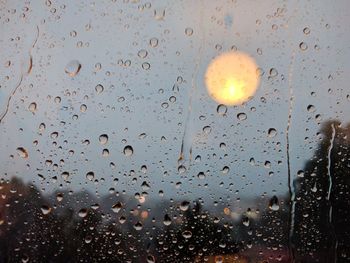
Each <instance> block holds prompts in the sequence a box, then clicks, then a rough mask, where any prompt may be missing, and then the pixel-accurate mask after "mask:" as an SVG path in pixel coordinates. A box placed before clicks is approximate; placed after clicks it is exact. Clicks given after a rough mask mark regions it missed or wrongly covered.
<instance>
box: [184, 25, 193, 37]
mask: <svg viewBox="0 0 350 263" xmlns="http://www.w3.org/2000/svg"><path fill="white" fill-rule="evenodd" d="M185 34H186V36H192V35H193V29H192V28H190V27H187V28H186V29H185Z"/></svg>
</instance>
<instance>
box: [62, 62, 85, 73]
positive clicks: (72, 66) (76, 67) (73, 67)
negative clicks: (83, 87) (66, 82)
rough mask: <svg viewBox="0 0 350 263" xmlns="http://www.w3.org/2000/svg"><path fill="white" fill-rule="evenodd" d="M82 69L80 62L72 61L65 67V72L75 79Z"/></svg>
mask: <svg viewBox="0 0 350 263" xmlns="http://www.w3.org/2000/svg"><path fill="white" fill-rule="evenodd" d="M80 69H81V64H80V62H79V61H78V60H72V61H70V62H69V63H68V64H67V66H66V67H65V69H64V71H65V72H66V73H67V74H68V75H69V76H70V77H74V76H76V75H77V74H78V73H79V71H80Z"/></svg>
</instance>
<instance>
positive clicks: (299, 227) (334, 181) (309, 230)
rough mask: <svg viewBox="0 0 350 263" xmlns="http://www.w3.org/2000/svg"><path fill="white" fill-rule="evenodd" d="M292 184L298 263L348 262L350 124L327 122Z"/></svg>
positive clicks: (349, 232) (349, 249)
mask: <svg viewBox="0 0 350 263" xmlns="http://www.w3.org/2000/svg"><path fill="white" fill-rule="evenodd" d="M319 136H320V138H321V140H320V143H319V144H318V148H317V149H316V151H315V153H314V156H313V158H312V159H310V160H309V161H308V162H307V163H306V165H305V168H304V170H302V171H299V172H298V174H299V178H298V179H297V180H295V182H294V186H295V188H296V195H295V220H294V226H295V227H294V236H293V243H294V246H295V255H296V260H297V262H322V263H323V262H324V263H326V262H338V263H340V262H350V148H349V146H350V124H348V125H347V126H343V125H342V124H341V122H339V121H328V122H326V123H324V124H323V125H322V128H321V131H320V132H319Z"/></svg>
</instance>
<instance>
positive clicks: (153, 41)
mask: <svg viewBox="0 0 350 263" xmlns="http://www.w3.org/2000/svg"><path fill="white" fill-rule="evenodd" d="M149 44H150V46H151V47H157V46H158V38H155V37H153V38H151V39H150V41H149Z"/></svg>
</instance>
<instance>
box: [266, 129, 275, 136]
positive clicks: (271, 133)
mask: <svg viewBox="0 0 350 263" xmlns="http://www.w3.org/2000/svg"><path fill="white" fill-rule="evenodd" d="M267 134H268V136H269V137H270V138H272V137H275V136H276V134H277V131H276V129H275V128H270V129H269V130H268V131H267Z"/></svg>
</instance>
